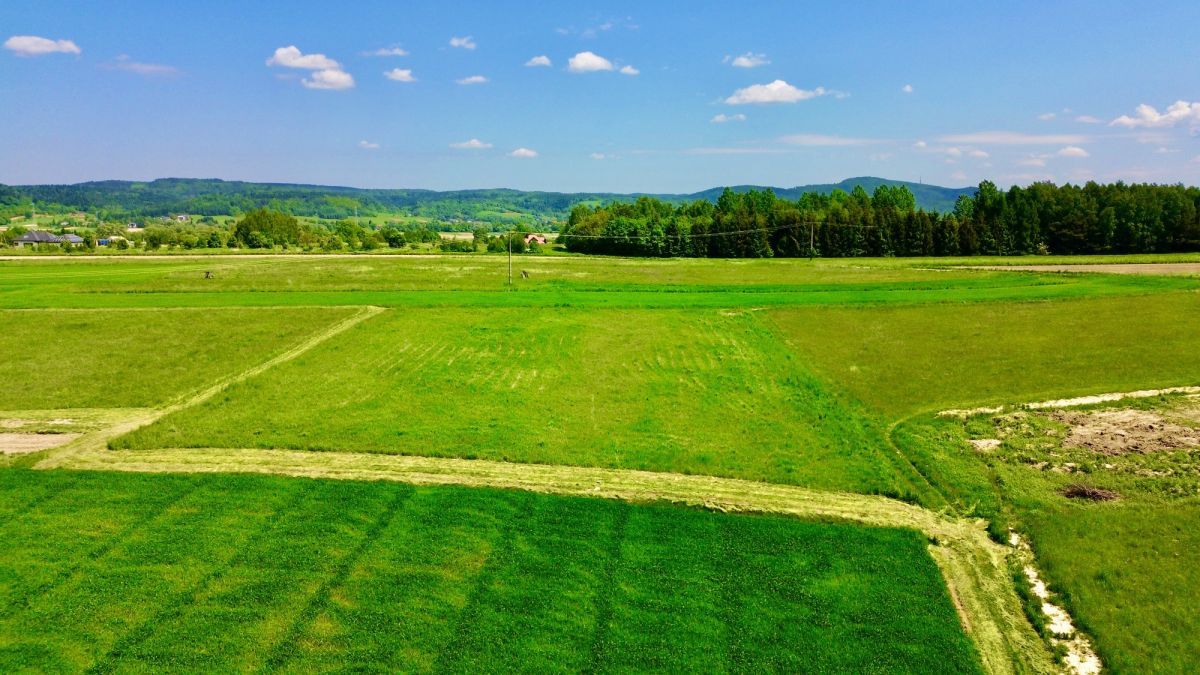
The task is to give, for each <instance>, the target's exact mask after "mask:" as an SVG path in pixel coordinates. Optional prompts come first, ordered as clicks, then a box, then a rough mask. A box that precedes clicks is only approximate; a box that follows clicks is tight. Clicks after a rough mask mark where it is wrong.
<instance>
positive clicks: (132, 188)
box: [0, 176, 974, 224]
mask: <svg viewBox="0 0 1200 675" xmlns="http://www.w3.org/2000/svg"><path fill="white" fill-rule="evenodd" d="M856 185H861V186H862V187H863V189H865V190H866V191H867V192H871V191H873V190H874V189H875V188H876V187H877V186H879V185H904V186H906V187H908V189H909V190H911V191H912V193H913V195H914V196H915V197H916V201H917V206H918V207H920V208H924V209H926V210H931V211H949V210H951V209H952V208H954V201H955V199H957V198H958V196H959V195H960V194H972V193H973V192H974V188H946V187H939V186H936V185H924V184H920V183H908V182H905V181H896V180H888V179H886V178H876V177H871V176H864V177H861V178H848V179H846V180H844V181H842V182H840V183H836V184H829V185H802V186H798V187H792V188H780V187H769V186H750V185H739V186H735V187H733V188H732V189H733V190H735V191H738V192H745V191H748V190H751V189H760V190H765V189H770V190H774V191H775V194H776V195H778V196H779V197H782V198H785V199H797V198H799V196H800V195H801V194H803V193H805V192H823V193H829V192H832V191H833V190H835V189H840V190H845V191H846V192H850V191H851V190H853V189H854V187H855V186H856ZM724 189H725V188H713V189H710V190H704V191H701V192H695V193H692V194H649V195H648V196H652V197H657V198H659V199H662V200H664V201H669V202H672V203H681V202H687V201H694V200H698V199H704V200H709V201H716V199H717V198H718V197H719V196H720V195H721V192H722V191H723V190H724ZM640 196H644V195H643V194H639V193H634V194H622V193H611V192H578V193H563V192H538V191H523V190H508V189H489V190H452V191H434V190H377V189H372V190H368V189H360V188H351V187H339V186H327V185H302V184H290V183H247V182H241V181H224V180H217V179H202V178H162V179H158V180H153V181H148V182H138V181H95V182H89V183H78V184H75V185H18V186H4V185H0V213H4V214H10V215H11V214H16V213H20V212H21V211H22V210H25V209H29V208H35V209H36V210H38V211H42V212H50V213H54V212H67V211H85V212H88V213H94V214H104V215H105V216H106V217H111V218H124V217H153V216H165V215H169V214H177V213H189V214H198V215H210V216H218V215H233V214H238V213H243V212H246V211H249V210H251V209H255V208H258V207H261V206H267V207H270V208H275V209H279V210H283V211H287V212H289V213H292V214H295V215H301V216H316V217H321V218H344V217H346V216H349V215H352V214H354V213H356V212H357V213H358V214H359V215H383V214H389V215H391V214H395V215H401V216H413V217H419V218H428V219H430V220H434V221H438V222H441V223H450V224H453V223H469V222H486V223H514V222H527V221H535V222H538V223H549V222H553V221H558V220H563V219H565V218H566V216H567V214H568V213H569V212H570V210H571V207H573V206H575V205H576V204H580V203H589V204H601V203H605V202H612V201H632V200H634V199H637V198H638V197H640Z"/></svg>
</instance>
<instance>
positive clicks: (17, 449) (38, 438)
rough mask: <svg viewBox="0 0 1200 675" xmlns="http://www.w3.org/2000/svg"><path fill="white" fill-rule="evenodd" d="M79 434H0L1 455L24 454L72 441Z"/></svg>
mask: <svg viewBox="0 0 1200 675" xmlns="http://www.w3.org/2000/svg"><path fill="white" fill-rule="evenodd" d="M78 437H79V434H9V433H3V434H0V455H24V454H28V453H31V452H37V451H39V450H46V449H48V448H57V447H58V446H60V445H65V444H67V443H70V442H71V441H73V440H75V439H76V438H78Z"/></svg>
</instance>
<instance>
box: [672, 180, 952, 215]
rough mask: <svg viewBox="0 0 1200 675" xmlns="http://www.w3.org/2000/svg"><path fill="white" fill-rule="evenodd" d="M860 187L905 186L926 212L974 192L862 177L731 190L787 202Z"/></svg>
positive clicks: (712, 195)
mask: <svg viewBox="0 0 1200 675" xmlns="http://www.w3.org/2000/svg"><path fill="white" fill-rule="evenodd" d="M858 185H861V186H862V188H863V189H864V190H866V191H867V192H868V193H870V192H873V191H874V190H875V188H877V187H879V186H880V185H888V186H892V187H895V186H897V185H903V186H904V187H906V188H908V190H909V192H911V193H913V196H914V197H916V199H917V207H918V208H922V209H925V210H926V211H952V210H954V202H955V201H957V200H958V197H959V195H973V194H975V188H974V186H972V187H962V188H948V187H941V186H940V185H927V184H925V183H910V182H908V181H903V180H891V179H888V178H878V177H876V176H859V177H857V178H847V179H846V180H844V181H842V182H840V183H823V184H817V185H799V186H797V187H793V188H778V187H767V186H761V185H736V186H732V187H731V189H732V190H733V191H734V192H748V191H750V190H768V189H769V190H774V191H775V194H776V196H778V197H782V198H784V199H799V198H800V195H802V194H804V193H805V192H820V193H822V194H829V193H830V192H833V191H834V190H842V191H844V192H851V191H852V190H854V188H855V186H858ZM724 189H725V188H712V189H711V190H704V191H702V192H696V193H693V194H690V195H687V199H706V200H709V201H716V199H717V197H720V196H721V192H722V191H723V190H724Z"/></svg>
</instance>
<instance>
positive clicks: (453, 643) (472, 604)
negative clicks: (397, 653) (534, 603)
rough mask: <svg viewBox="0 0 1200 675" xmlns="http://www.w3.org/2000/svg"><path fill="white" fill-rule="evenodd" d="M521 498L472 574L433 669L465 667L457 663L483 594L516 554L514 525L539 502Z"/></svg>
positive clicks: (479, 608)
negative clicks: (483, 561)
mask: <svg viewBox="0 0 1200 675" xmlns="http://www.w3.org/2000/svg"><path fill="white" fill-rule="evenodd" d="M521 502H522V503H521V505H520V507H519V508H518V509H517V512H516V513H515V514H514V515H513V517H512V519H511V520H509V522H508V524H507V525H506V526H505V527H504V529H503V530H502V531H501V533H500V536H499V546H497V547H495V548H493V549H492V550H491V551H490V552H489V553H488V560H487V563H486V564H485V565H484V566H483V569H481V570H480V571H479V574H478V575H477V576H476V577H475V584H474V586H473V587H472V588H471V593H470V594H469V595H468V596H467V602H466V604H465V605H463V608H462V610H460V611H459V613H458V620H457V621H456V622H455V624H454V629H453V630H452V631H451V635H452V636H453V637H451V638H450V642H449V643H448V644H446V645H445V646H444V647H443V649H442V653H441V654H439V655H438V660H437V665H436V666H434V668H433V670H434V671H435V672H439V673H445V672H459V671H462V670H464V668H462V667H458V666H460V665H461V662H462V661H463V660H464V659H465V658H466V650H465V649H464V647H465V646H466V645H467V644H468V642H469V641H470V636H471V633H472V632H473V631H474V630H475V628H476V626H477V624H478V623H479V614H480V612H481V610H482V606H483V603H484V597H485V596H486V595H487V593H488V589H489V588H490V587H491V586H492V584H493V583H495V581H496V578H497V576H498V570H500V569H502V568H503V567H505V566H506V565H508V564H509V563H510V562H511V561H512V560H513V559H514V557H515V554H516V539H517V532H516V529H517V527H518V525H519V524H522V523H526V522H528V521H529V519H530V518H531V517H532V516H533V515H534V512H535V508H534V507H535V506H541V504H540V503H539V502H537V501H536V500H533V499H529V498H528V497H525V498H522V499H521ZM468 670H469V669H468Z"/></svg>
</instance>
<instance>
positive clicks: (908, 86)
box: [900, 84, 913, 94]
mask: <svg viewBox="0 0 1200 675" xmlns="http://www.w3.org/2000/svg"><path fill="white" fill-rule="evenodd" d="M900 91H902V92H904V93H906V94H911V93H913V86H912V85H911V84H906V85H904V86H903V87H900Z"/></svg>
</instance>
